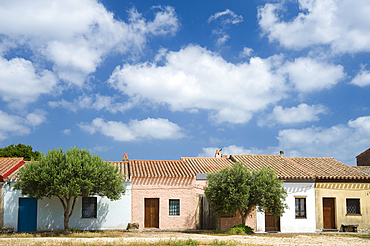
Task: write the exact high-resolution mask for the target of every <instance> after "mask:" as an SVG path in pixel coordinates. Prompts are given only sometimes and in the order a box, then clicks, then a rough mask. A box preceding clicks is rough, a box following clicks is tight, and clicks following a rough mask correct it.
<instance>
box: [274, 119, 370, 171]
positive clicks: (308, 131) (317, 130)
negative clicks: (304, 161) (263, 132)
mask: <svg viewBox="0 0 370 246" xmlns="http://www.w3.org/2000/svg"><path fill="white" fill-rule="evenodd" d="M278 140H279V147H280V148H281V149H284V150H287V152H289V153H290V155H292V156H304V155H306V156H332V157H335V158H336V159H338V160H340V161H342V162H344V163H346V164H349V165H354V164H355V157H356V155H358V154H360V153H361V152H362V151H364V150H366V149H367V148H369V145H370V116H364V117H359V118H357V119H355V120H350V121H348V123H347V124H346V125H335V126H332V127H329V128H325V127H309V128H304V129H286V130H282V131H280V132H279V136H278Z"/></svg>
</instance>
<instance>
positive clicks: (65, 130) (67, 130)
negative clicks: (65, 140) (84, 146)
mask: <svg viewBox="0 0 370 246" xmlns="http://www.w3.org/2000/svg"><path fill="white" fill-rule="evenodd" d="M62 133H63V134H64V135H71V129H64V130H63V131H62Z"/></svg>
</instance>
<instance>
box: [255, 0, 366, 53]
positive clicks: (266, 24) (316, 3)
mask: <svg viewBox="0 0 370 246" xmlns="http://www.w3.org/2000/svg"><path fill="white" fill-rule="evenodd" d="M297 4H298V5H299V10H300V11H299V13H298V15H297V16H295V17H294V18H293V19H291V20H285V19H284V17H283V13H284V12H285V11H286V7H285V5H284V2H283V3H267V4H265V5H264V6H263V7H260V8H259V9H258V18H259V22H258V23H259V25H260V27H261V29H262V30H263V32H264V33H265V34H266V35H267V36H268V38H269V40H270V41H278V42H279V43H280V44H281V45H282V46H284V47H286V48H289V49H297V50H299V49H303V48H306V47H309V46H311V45H328V46H330V47H331V50H332V51H333V52H336V53H347V52H349V53H352V52H360V51H370V32H369V30H370V19H369V16H368V13H369V9H370V4H369V1H367V0H358V1H352V0H342V1H334V0H329V1H328V0H298V1H297Z"/></svg>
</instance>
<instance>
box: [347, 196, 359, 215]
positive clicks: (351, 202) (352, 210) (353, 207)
mask: <svg viewBox="0 0 370 246" xmlns="http://www.w3.org/2000/svg"><path fill="white" fill-rule="evenodd" d="M347 214H361V211H360V199H358V198H357V199H356V198H355V199H353V198H351V199H347Z"/></svg>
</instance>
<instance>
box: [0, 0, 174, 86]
mask: <svg viewBox="0 0 370 246" xmlns="http://www.w3.org/2000/svg"><path fill="white" fill-rule="evenodd" d="M153 11H154V12H155V17H154V19H153V20H151V21H150V20H149V21H148V20H146V19H145V18H144V17H143V16H142V15H141V14H140V13H138V12H137V11H136V9H134V8H133V9H131V10H130V11H129V18H128V21H127V22H124V21H121V20H117V19H115V18H114V14H113V13H112V12H109V11H108V10H107V9H106V8H105V7H104V6H103V4H102V3H100V2H99V1H97V0H81V1H73V0H50V1H43V0H35V1H32V2H30V1H27V0H14V1H10V2H1V3H0V22H1V23H6V25H1V26H0V34H1V36H2V39H4V40H6V41H7V43H9V42H12V45H13V46H14V45H21V46H26V47H28V48H30V49H31V50H32V51H33V52H34V54H35V55H36V57H43V58H45V59H47V60H49V61H50V62H52V64H54V67H53V71H54V72H55V73H56V74H57V75H58V77H59V78H60V79H63V80H65V81H67V82H69V83H71V84H75V85H78V86H82V85H83V84H84V81H85V79H86V76H87V75H89V74H91V73H93V72H95V70H96V68H97V67H98V66H99V65H100V63H101V62H102V61H103V59H104V58H105V56H107V55H109V53H110V52H112V51H115V52H120V53H127V52H140V51H141V50H142V48H143V47H145V45H146V42H147V38H148V37H149V36H159V35H160V36H163V35H173V34H174V33H176V32H177V30H178V29H179V22H178V19H177V16H176V13H175V10H174V8H172V7H169V6H165V7H161V6H159V7H156V8H153ZM6 47H11V45H3V46H2V48H3V49H5V48H6Z"/></svg>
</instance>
